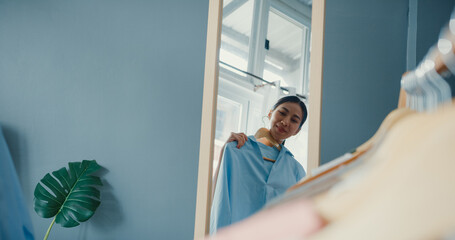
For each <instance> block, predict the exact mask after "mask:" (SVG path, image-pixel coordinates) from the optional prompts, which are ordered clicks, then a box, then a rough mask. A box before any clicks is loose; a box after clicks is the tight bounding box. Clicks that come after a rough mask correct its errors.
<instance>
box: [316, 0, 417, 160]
mask: <svg viewBox="0 0 455 240" xmlns="http://www.w3.org/2000/svg"><path fill="white" fill-rule="evenodd" d="M407 11H408V0H399V1H397V0H387V1H383V0H367V1H366V0H343V1H339V0H327V2H326V18H325V19H326V22H325V41H324V72H323V74H324V76H323V88H322V116H321V164H323V163H326V162H328V161H330V160H332V159H334V158H336V157H338V156H340V155H342V154H344V153H345V152H348V151H350V150H352V149H353V148H355V147H357V146H359V145H360V144H362V143H363V142H365V141H366V140H368V139H369V138H370V137H371V136H373V134H374V133H375V132H376V130H377V129H378V127H379V126H380V124H381V122H382V120H384V118H385V117H386V116H387V114H388V113H389V112H390V111H391V110H393V109H394V108H396V106H397V104H398V94H399V88H400V79H401V75H402V74H403V73H404V72H405V71H406V37H407V27H408V20H407Z"/></svg>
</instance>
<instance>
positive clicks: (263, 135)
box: [254, 128, 281, 162]
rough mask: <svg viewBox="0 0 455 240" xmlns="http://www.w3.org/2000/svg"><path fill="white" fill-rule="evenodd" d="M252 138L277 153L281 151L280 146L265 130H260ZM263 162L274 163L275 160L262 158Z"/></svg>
mask: <svg viewBox="0 0 455 240" xmlns="http://www.w3.org/2000/svg"><path fill="white" fill-rule="evenodd" d="M254 137H255V138H256V140H257V141H258V142H261V143H263V144H265V145H267V146H269V147H274V148H276V149H278V151H281V145H280V144H279V143H278V142H277V141H276V140H275V139H274V138H273V137H272V135H270V131H269V130H268V129H267V128H260V129H258V131H257V132H256V134H254ZM262 158H263V159H264V160H266V161H269V162H275V161H276V159H271V158H268V157H262Z"/></svg>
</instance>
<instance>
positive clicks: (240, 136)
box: [212, 132, 248, 200]
mask: <svg viewBox="0 0 455 240" xmlns="http://www.w3.org/2000/svg"><path fill="white" fill-rule="evenodd" d="M232 141H237V148H241V147H242V146H243V145H245V142H246V141H248V137H247V136H246V134H245V133H233V132H231V136H229V138H228V140H227V141H226V143H225V144H224V145H223V147H222V148H221V152H220V158H219V159H218V166H217V167H216V170H215V176H214V177H213V179H212V200H213V195H214V194H215V186H216V180H217V179H218V173H219V172H220V166H221V159H223V153H224V148H225V147H226V144H227V143H229V142H232Z"/></svg>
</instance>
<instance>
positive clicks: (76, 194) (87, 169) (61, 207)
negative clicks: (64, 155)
mask: <svg viewBox="0 0 455 240" xmlns="http://www.w3.org/2000/svg"><path fill="white" fill-rule="evenodd" d="M68 165H69V170H67V169H66V168H61V169H59V170H57V171H54V172H52V175H51V174H49V173H47V174H46V175H45V176H44V177H43V178H42V179H41V181H40V182H39V183H38V184H37V185H36V188H35V192H34V195H35V200H34V202H35V211H36V213H38V215H40V216H41V217H43V218H51V217H54V216H55V218H54V220H53V221H52V223H51V225H50V226H49V229H48V230H47V233H46V236H45V238H44V239H47V237H48V235H49V231H50V230H51V228H52V225H53V224H54V222H57V223H58V224H60V225H62V226H63V227H68V228H69V227H75V226H77V225H79V222H85V221H87V220H88V219H89V218H90V217H92V216H93V214H94V213H95V210H96V209H97V208H98V206H99V205H100V201H99V199H100V191H99V190H98V189H97V188H96V187H95V186H101V185H102V183H101V179H100V178H99V177H97V176H93V175H91V174H92V173H94V172H96V171H97V170H99V169H100V168H101V167H100V166H99V165H98V164H97V163H96V161H95V160H83V161H82V162H70V163H69V164H68Z"/></svg>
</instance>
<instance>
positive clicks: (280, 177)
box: [210, 136, 305, 234]
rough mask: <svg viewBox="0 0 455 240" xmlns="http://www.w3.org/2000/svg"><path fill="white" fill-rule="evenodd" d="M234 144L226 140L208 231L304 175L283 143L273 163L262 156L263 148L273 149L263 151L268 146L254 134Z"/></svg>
mask: <svg viewBox="0 0 455 240" xmlns="http://www.w3.org/2000/svg"><path fill="white" fill-rule="evenodd" d="M236 145H237V143H236V142H230V143H228V144H226V147H225V149H224V153H223V158H222V161H221V163H220V164H221V165H220V172H219V174H218V179H217V183H216V187H215V193H214V198H213V201H212V210H211V216H210V233H211V234H213V233H215V232H216V230H217V229H219V228H221V227H225V226H227V225H230V224H232V223H235V222H238V221H240V220H242V219H245V218H247V217H249V216H250V215H252V214H254V213H255V212H257V211H258V210H259V209H261V208H262V207H263V206H264V205H265V204H266V203H267V202H268V201H270V200H271V199H272V198H274V197H276V196H278V195H280V194H282V193H284V192H285V191H286V190H287V189H288V188H289V187H291V186H292V185H294V184H296V183H297V182H298V181H299V180H300V179H301V178H303V177H304V176H305V170H304V169H303V167H302V166H301V165H300V164H299V163H298V162H297V161H296V160H295V159H294V157H293V155H292V153H291V152H290V151H289V150H288V149H287V148H285V147H284V146H282V149H281V151H280V152H279V153H277V154H278V156H277V157H276V161H275V162H274V163H272V162H269V161H266V160H264V159H263V154H262V152H264V153H266V152H268V153H266V155H267V154H272V155H273V153H270V151H264V147H268V146H265V145H262V143H260V142H257V141H256V139H255V138H254V137H253V136H249V137H248V141H247V142H246V143H245V145H244V146H243V147H241V148H240V149H238V148H237V147H236ZM261 148H263V150H262V151H261ZM269 148H270V147H269ZM266 157H267V156H266Z"/></svg>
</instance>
